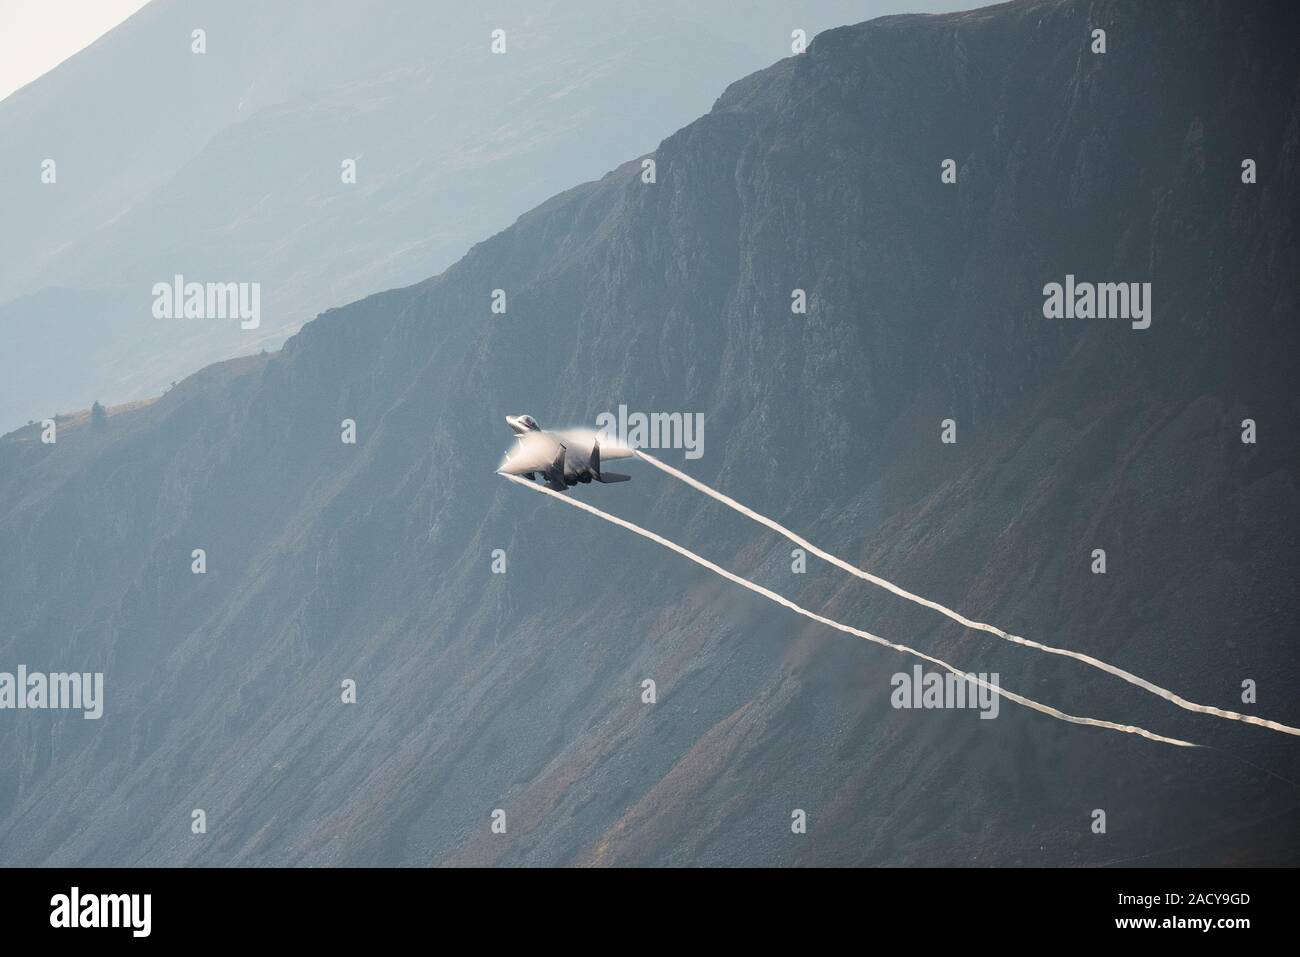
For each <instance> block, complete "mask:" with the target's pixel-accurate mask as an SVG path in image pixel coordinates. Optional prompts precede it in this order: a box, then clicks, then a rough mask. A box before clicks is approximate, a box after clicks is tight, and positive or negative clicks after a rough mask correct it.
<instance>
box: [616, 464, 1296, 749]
mask: <svg viewBox="0 0 1300 957" xmlns="http://www.w3.org/2000/svg"><path fill="white" fill-rule="evenodd" d="M636 454H637V456H638V457H640V458H642V459H644V460H645V461H647V462H649V463H650V464H651V465H653V466H654V467H655V468H657V469H659V470H660V471H663V472H666V473H667V474H669V475H671V476H672V477H673V478H675V479H678V480H680V481H682V482H685V483H686V484H687V485H689V486H691V488H694V489H696V490H697V491H700V492H703V493H704V494H705V495H708V496H710V497H711V498H714V499H717V500H718V501H719V502H721V503H722V504H723V505H726V506H727V507H729V508H733V509H735V510H736V511H737V512H740V514H742V515H744V516H746V517H748V518H751V519H753V520H754V521H756V522H758V523H759V524H760V525H766V526H767V527H768V528H770V529H772V531H774V532H777V533H778V534H781V535H784V536H785V537H786V538H788V539H789V540H790V541H792V542H794V543H795V544H796V545H798V546H799V547H800V548H803V549H806V550H807V551H810V552H812V553H813V554H814V555H816V556H817V557H818V558H820V559H822V560H823V561H827V562H830V563H831V564H832V565H834V566H835V567H837V568H841V569H843V570H844V571H846V572H848V573H849V574H851V575H856V576H857V577H859V578H861V579H863V580H865V581H869V582H871V583H872V584H873V585H879V586H880V587H881V588H884V589H885V590H886V591H890V592H893V593H894V594H895V595H898V596H899V597H900V598H906V599H907V600H908V601H911V602H915V603H916V604H918V605H923V606H925V607H926V608H931V609H933V610H934V611H937V612H939V613H940V614H942V615H947V616H948V617H949V618H951V619H952V620H953V621H955V622H959V623H960V624H962V625H965V626H966V627H967V628H975V629H978V630H979V631H986V632H988V633H989V634H991V635H997V636H998V637H999V638H1003V639H1005V640H1007V641H1010V642H1014V643H1015V644H1018V645H1024V646H1025V647H1026V648H1036V649H1038V650H1039V651H1046V652H1048V653H1049V654H1053V655H1063V656H1065V657H1066V658H1073V659H1075V660H1076V661H1082V662H1083V663H1084V664H1088V665H1092V666H1093V667H1094V668H1100V669H1101V670H1102V671H1105V672H1107V673H1108V674H1112V675H1114V676H1115V677H1117V678H1123V679H1124V680H1125V681H1127V682H1128V683H1129V684H1134V685H1137V686H1138V687H1139V688H1143V689H1145V690H1146V691H1149V692H1151V693H1152V694H1154V695H1159V696H1160V697H1161V698H1164V699H1165V700H1166V701H1171V702H1173V703H1174V704H1176V705H1178V707H1180V708H1185V709H1186V710H1188V711H1195V712H1198V713H1199V714H1210V715H1214V716H1215V717H1216V718H1229V719H1231V720H1233V721H1244V722H1245V723H1246V724H1254V725H1258V726H1259V727H1261V728H1268V729H1269V730H1271V731H1281V732H1283V733H1284V734H1294V735H1300V728H1293V727H1291V726H1290V725H1287V724H1281V723H1280V722H1277V721H1269V720H1267V719H1266V718H1257V717H1255V716H1254V715H1250V714H1239V713H1238V712H1236V711H1225V710H1224V709H1222V708H1216V707H1214V706H1213V705H1207V704H1197V703H1196V702H1194V701H1188V700H1187V699H1186V698H1184V697H1182V696H1181V695H1178V694H1175V693H1174V692H1172V691H1170V690H1169V689H1168V688H1162V687H1160V686H1159V685H1157V684H1152V683H1151V682H1150V681H1147V680H1146V679H1145V678H1140V677H1138V676H1137V675H1135V674H1133V673H1132V672H1129V671H1125V670H1124V669H1123V668H1119V667H1116V666H1115V665H1112V664H1109V663H1107V662H1105V661H1102V660H1101V659H1099V658H1094V657H1092V655H1085V654H1083V653H1082V652H1079V651H1071V650H1070V649H1068V648H1055V647H1053V646H1052V645H1044V644H1042V643H1041V642H1037V641H1033V640H1031V639H1029V638H1022V637H1020V636H1019V635H1012V634H1009V633H1007V632H1005V631H1003V630H1002V629H1001V628H998V627H996V626H995V625H987V624H985V623H984V622H980V621H972V620H971V619H969V618H967V617H966V616H965V615H962V614H960V613H959V612H956V611H953V610H952V609H951V608H948V607H947V606H945V605H941V604H939V603H938V602H936V601H931V600H930V599H928V598H922V597H921V596H920V595H917V594H914V593H912V592H910V591H908V590H907V589H905V588H900V587H899V586H898V585H895V584H894V583H893V582H891V581H886V580H885V579H883V578H880V577H879V576H877V575H873V574H871V572H868V571H864V570H863V569H861V568H858V567H856V566H855V565H850V564H849V563H848V562H846V561H844V560H843V559H841V558H836V557H835V556H834V555H832V554H831V553H830V552H826V551H822V550H821V549H820V548H818V547H817V546H816V545H814V544H812V542H809V541H808V540H807V539H804V538H801V537H800V536H798V535H796V534H795V533H794V532H792V531H790V529H788V528H786V527H785V526H784V525H781V524H779V523H777V522H774V521H772V519H770V518H768V517H767V516H765V515H760V514H759V513H758V512H755V511H754V510H753V509H751V508H748V507H747V506H744V505H741V504H740V503H739V502H737V501H736V500H735V499H734V498H731V497H729V496H727V495H724V494H722V493H721V492H719V491H718V490H717V489H714V488H711V487H709V486H708V485H705V484H704V483H703V482H701V481H698V480H697V479H693V478H691V477H690V476H689V475H687V474H686V473H685V472H681V471H678V470H677V469H675V468H673V467H672V466H671V465H668V464H667V463H666V462H661V461H659V459H657V458H655V457H654V456H653V455H649V454H647V453H645V452H642V451H640V450H639V449H638V450H636Z"/></svg>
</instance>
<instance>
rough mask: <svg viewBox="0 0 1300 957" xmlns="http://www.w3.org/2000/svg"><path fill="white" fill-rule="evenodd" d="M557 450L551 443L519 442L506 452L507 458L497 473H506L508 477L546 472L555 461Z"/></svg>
mask: <svg viewBox="0 0 1300 957" xmlns="http://www.w3.org/2000/svg"><path fill="white" fill-rule="evenodd" d="M522 438H523V437H521V439H522ZM555 448H556V447H555V444H554V443H551V442H540V441H522V440H521V441H518V442H516V443H515V444H514V447H513V448H511V449H510V450H509V451H508V452H506V457H505V459H504V460H503V461H502V462H501V467H500V468H498V469H497V471H498V472H505V473H506V474H507V475H523V474H524V473H525V472H545V471H546V470H547V469H549V468H550V467H551V463H552V462H553V461H554V459H555Z"/></svg>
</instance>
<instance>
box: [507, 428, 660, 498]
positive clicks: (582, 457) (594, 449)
mask: <svg viewBox="0 0 1300 957" xmlns="http://www.w3.org/2000/svg"><path fill="white" fill-rule="evenodd" d="M506 425H508V426H510V430H511V431H512V432H514V433H515V436H516V438H515V444H514V445H513V446H512V447H511V448H510V450H509V451H507V452H506V457H505V459H504V460H503V461H502V463H501V467H500V468H498V469H497V471H498V472H504V473H506V474H507V475H522V476H523V477H524V478H526V479H528V481H530V482H533V481H536V480H537V479H539V478H540V479H541V481H542V482H543V483H545V485H546V486H547V488H551V489H554V490H555V491H557V492H563V491H564V490H565V489H566V488H570V487H572V486H574V485H577V484H578V483H579V482H581V483H583V484H584V485H585V484H587V483H588V482H590V481H592V480H593V479H595V480H596V481H597V482H626V481H628V480H629V479H631V478H632V476H630V475H620V474H619V473H617V472H606V471H605V470H604V469H603V468H602V467H601V461H602V460H603V459H626V458H631V457H632V455H633V454H634V453H633V452H632V450H631V449H629V448H624V447H622V446H609V447H607V448H605V449H603V450H602V449H601V447H600V442H599V439H598V436H597V434H596V432H595V431H594V430H591V429H579V430H575V431H568V432H546V431H543V429H542V427H541V426H540V425H538V424H537V420H536V419H534V418H533V417H532V416H531V415H507V416H506Z"/></svg>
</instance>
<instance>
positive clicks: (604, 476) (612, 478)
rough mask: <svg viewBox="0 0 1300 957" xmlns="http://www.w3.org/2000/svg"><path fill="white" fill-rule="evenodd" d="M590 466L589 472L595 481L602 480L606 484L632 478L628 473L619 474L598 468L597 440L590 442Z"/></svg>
mask: <svg viewBox="0 0 1300 957" xmlns="http://www.w3.org/2000/svg"><path fill="white" fill-rule="evenodd" d="M590 468H591V474H592V476H593V477H594V478H595V479H596V481H597V482H604V483H605V484H607V485H609V484H612V483H614V482H627V481H630V480H631V478H632V476H630V475H620V474H619V473H618V472H602V471H601V470H600V443H599V442H592V443H591V464H590Z"/></svg>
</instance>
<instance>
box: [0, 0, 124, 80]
mask: <svg viewBox="0 0 1300 957" xmlns="http://www.w3.org/2000/svg"><path fill="white" fill-rule="evenodd" d="M147 2H148V0H0V100H2V99H4V98H5V97H6V96H8V95H9V94H10V93H12V92H13V91H14V90H16V89H18V88H19V87H20V86H25V85H27V84H28V83H30V82H31V81H32V80H34V79H36V78H37V77H38V76H40V75H41V74H42V73H46V72H48V71H49V70H51V69H53V68H54V67H56V66H58V65H59V64H60V63H62V62H63V61H64V60H66V59H67V58H68V57H70V56H72V55H73V54H74V53H76V52H77V51H78V50H81V49H83V48H85V47H87V46H89V45H90V44H91V43H93V42H94V41H95V40H97V39H99V38H100V37H101V36H103V35H104V34H105V33H107V32H108V31H109V30H111V29H113V27H115V26H117V25H118V24H119V23H121V22H122V21H123V20H125V19H126V18H127V17H129V16H130V15H131V14H133V13H135V12H136V11H137V10H139V9H140V8H141V7H143V6H144V5H145V4H146V3H147Z"/></svg>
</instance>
